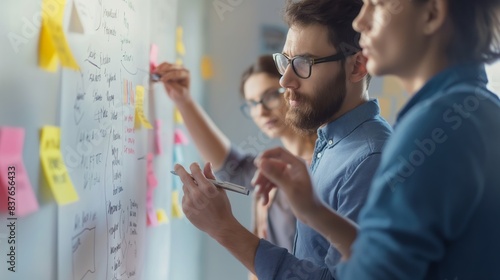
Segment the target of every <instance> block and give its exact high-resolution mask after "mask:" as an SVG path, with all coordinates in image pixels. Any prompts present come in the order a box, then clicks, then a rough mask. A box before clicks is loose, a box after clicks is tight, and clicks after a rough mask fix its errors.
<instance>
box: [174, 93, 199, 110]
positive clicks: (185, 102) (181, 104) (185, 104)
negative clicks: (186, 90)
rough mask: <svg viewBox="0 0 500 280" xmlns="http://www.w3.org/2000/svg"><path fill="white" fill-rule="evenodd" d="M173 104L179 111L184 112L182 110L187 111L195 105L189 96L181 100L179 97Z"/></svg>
mask: <svg viewBox="0 0 500 280" xmlns="http://www.w3.org/2000/svg"><path fill="white" fill-rule="evenodd" d="M175 106H176V107H177V109H178V110H179V112H180V113H184V112H189V110H190V109H191V108H193V107H194V106H195V102H194V100H193V99H192V98H191V96H188V97H185V98H183V99H181V100H179V99H178V100H176V101H175Z"/></svg>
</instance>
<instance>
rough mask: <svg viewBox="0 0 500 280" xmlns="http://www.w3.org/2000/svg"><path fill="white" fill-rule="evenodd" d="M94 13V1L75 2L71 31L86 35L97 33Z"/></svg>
mask: <svg viewBox="0 0 500 280" xmlns="http://www.w3.org/2000/svg"><path fill="white" fill-rule="evenodd" d="M94 11H95V3H94V1H85V0H74V1H73V8H72V9H71V20H70V30H71V31H72V32H77V33H85V34H93V33H95V28H94V17H93V13H94Z"/></svg>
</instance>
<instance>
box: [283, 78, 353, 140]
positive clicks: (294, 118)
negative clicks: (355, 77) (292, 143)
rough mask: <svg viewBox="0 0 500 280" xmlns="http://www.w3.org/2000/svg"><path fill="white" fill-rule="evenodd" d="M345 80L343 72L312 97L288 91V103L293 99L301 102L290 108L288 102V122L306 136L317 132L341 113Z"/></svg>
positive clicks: (344, 93)
mask: <svg viewBox="0 0 500 280" xmlns="http://www.w3.org/2000/svg"><path fill="white" fill-rule="evenodd" d="M345 79H346V74H345V71H341V73H340V74H339V75H337V77H336V78H335V79H333V80H331V81H330V82H328V83H326V84H325V85H324V86H322V87H321V88H318V89H317V90H315V92H314V95H313V96H312V97H311V96H308V95H304V94H300V93H297V92H293V91H287V92H286V94H285V97H286V99H287V101H288V100H289V99H290V97H293V99H294V100H297V101H298V102H299V106H298V107H290V105H289V104H290V103H289V102H287V106H288V111H287V113H286V121H287V122H288V123H289V124H290V125H291V126H292V127H293V128H295V129H296V130H297V131H298V132H301V133H306V134H310V133H311V132H315V131H316V130H317V129H318V128H319V127H320V126H322V125H323V124H326V123H327V122H328V121H329V120H330V119H332V117H333V116H334V115H335V114H337V113H338V112H339V111H340V108H341V107H342V104H343V103H344V99H345V96H346V81H345Z"/></svg>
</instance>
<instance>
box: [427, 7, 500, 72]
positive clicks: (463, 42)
mask: <svg viewBox="0 0 500 280" xmlns="http://www.w3.org/2000/svg"><path fill="white" fill-rule="evenodd" d="M418 1H419V2H425V1H428V0H418ZM448 5H449V14H450V17H451V20H452V23H453V26H454V31H453V37H452V41H451V42H450V45H449V46H448V53H449V58H450V60H451V61H452V62H458V63H460V62H481V63H492V62H494V61H495V60H497V59H499V58H500V1H499V0H473V1H471V0H449V1H448Z"/></svg>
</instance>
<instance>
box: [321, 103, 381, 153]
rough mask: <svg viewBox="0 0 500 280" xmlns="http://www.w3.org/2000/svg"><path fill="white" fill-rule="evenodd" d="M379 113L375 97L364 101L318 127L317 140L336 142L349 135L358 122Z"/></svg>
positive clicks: (360, 122)
mask: <svg viewBox="0 0 500 280" xmlns="http://www.w3.org/2000/svg"><path fill="white" fill-rule="evenodd" d="M379 114H380V108H379V106H378V101H377V100H376V99H373V100H370V101H368V102H365V103H363V104H361V105H359V106H358V107H356V108H354V109H352V110H351V111H349V112H347V113H345V114H344V115H342V116H340V118H338V119H336V120H334V121H332V122H330V123H328V124H327V125H325V126H324V127H321V128H320V129H318V140H319V141H329V142H330V140H332V141H331V142H330V144H336V143H338V142H339V141H340V140H342V139H344V138H345V137H346V136H347V135H349V134H350V133H351V132H352V131H353V130H355V129H356V128H357V127H358V126H359V125H360V124H362V123H364V122H365V121H367V120H369V119H373V118H374V117H376V116H377V115H379Z"/></svg>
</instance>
